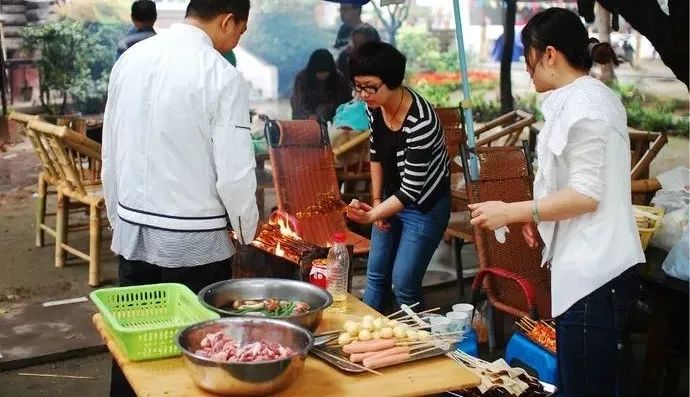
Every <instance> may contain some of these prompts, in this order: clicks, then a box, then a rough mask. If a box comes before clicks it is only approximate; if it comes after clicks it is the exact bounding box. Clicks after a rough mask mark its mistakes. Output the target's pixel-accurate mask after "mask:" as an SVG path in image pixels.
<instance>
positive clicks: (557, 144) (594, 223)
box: [534, 76, 645, 317]
mask: <svg viewBox="0 0 690 397" xmlns="http://www.w3.org/2000/svg"><path fill="white" fill-rule="evenodd" d="M542 113H543V115H544V120H545V123H544V127H543V129H542V130H541V132H540V133H539V137H538V141H537V156H538V160H537V161H538V166H539V168H538V171H537V175H536V177H535V181H534V197H535V199H537V200H538V199H540V198H543V197H545V196H547V195H549V194H552V193H554V192H556V191H558V190H561V189H564V188H567V187H571V188H573V189H575V190H576V191H578V192H579V193H581V194H583V195H585V196H589V197H591V198H593V199H595V200H596V201H597V202H598V203H599V205H598V208H597V210H596V211H594V212H593V213H588V214H584V215H581V216H578V217H575V218H572V219H567V220H562V221H558V222H540V224H539V225H538V226H539V233H540V235H541V237H542V239H543V241H544V252H543V263H546V262H550V264H551V295H552V309H551V310H552V314H553V316H554V317H556V316H558V315H560V314H562V313H563V312H564V311H566V310H567V309H568V308H569V307H570V306H572V305H573V304H574V303H575V302H577V301H578V300H580V299H582V298H584V297H585V296H587V295H589V294H590V293H592V292H593V291H594V290H596V289H598V288H599V287H601V286H602V285H604V284H605V283H607V282H608V281H610V280H612V279H613V278H615V277H616V276H618V275H619V274H621V273H622V272H623V271H625V270H627V269H628V268H630V267H631V266H633V265H635V264H637V263H641V262H644V260H645V257H644V252H643V251H642V246H641V244H640V238H639V234H638V232H637V227H636V225H635V223H634V216H633V210H632V204H631V194H630V139H629V137H628V129H627V120H626V113H625V109H624V108H623V105H622V103H621V101H620V99H619V98H618V97H617V96H616V94H615V93H614V92H613V91H611V90H610V89H609V88H608V87H606V85H604V84H603V83H601V82H600V81H599V80H597V79H594V78H592V77H589V76H584V77H581V78H579V79H577V80H575V81H574V82H572V83H571V84H568V85H567V86H565V87H561V88H559V89H557V90H554V91H553V92H552V93H551V94H550V95H549V96H548V97H547V98H546V99H545V100H544V102H543V103H542Z"/></svg>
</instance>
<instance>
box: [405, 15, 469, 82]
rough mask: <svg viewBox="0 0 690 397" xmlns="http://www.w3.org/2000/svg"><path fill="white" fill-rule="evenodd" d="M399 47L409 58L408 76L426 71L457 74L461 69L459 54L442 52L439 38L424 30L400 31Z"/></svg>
mask: <svg viewBox="0 0 690 397" xmlns="http://www.w3.org/2000/svg"><path fill="white" fill-rule="evenodd" d="M397 47H398V49H399V50H400V52H402V53H403V54H405V56H406V57H407V74H408V76H410V75H413V74H415V73H418V72H426V71H433V72H456V71H458V69H459V68H460V66H459V61H458V54H457V52H456V51H454V50H452V51H445V52H442V51H441V50H440V42H439V40H438V38H436V37H434V36H432V35H431V34H429V33H428V32H427V31H425V30H424V29H420V28H416V27H404V28H401V29H400V30H399V31H398V37H397Z"/></svg>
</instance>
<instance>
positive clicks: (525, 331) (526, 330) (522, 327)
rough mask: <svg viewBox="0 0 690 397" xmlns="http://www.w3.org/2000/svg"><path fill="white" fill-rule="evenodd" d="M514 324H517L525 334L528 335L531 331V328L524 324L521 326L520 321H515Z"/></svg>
mask: <svg viewBox="0 0 690 397" xmlns="http://www.w3.org/2000/svg"><path fill="white" fill-rule="evenodd" d="M515 325H517V326H518V327H519V328H520V329H521V330H522V331H523V332H524V333H525V334H527V335H529V334H530V333H531V332H532V330H531V329H527V328H525V326H523V325H522V324H520V323H515Z"/></svg>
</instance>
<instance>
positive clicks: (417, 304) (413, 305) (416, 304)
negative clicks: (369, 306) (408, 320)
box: [386, 302, 419, 319]
mask: <svg viewBox="0 0 690 397" xmlns="http://www.w3.org/2000/svg"><path fill="white" fill-rule="evenodd" d="M416 306H419V302H417V303H413V304H411V305H410V306H408V307H409V308H410V309H412V308H413V307H416ZM403 311H404V310H402V309H400V310H398V311H397V312H395V313H393V314H389V315H387V316H386V318H388V319H392V318H393V316H397V315H398V314H400V313H402V312H403ZM403 317H409V316H403ZM403 317H401V318H403Z"/></svg>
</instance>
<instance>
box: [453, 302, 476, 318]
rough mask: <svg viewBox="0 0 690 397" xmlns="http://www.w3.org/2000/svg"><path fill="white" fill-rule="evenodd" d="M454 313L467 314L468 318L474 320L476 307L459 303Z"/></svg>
mask: <svg viewBox="0 0 690 397" xmlns="http://www.w3.org/2000/svg"><path fill="white" fill-rule="evenodd" d="M453 311H454V312H458V313H465V314H467V318H470V319H471V318H472V311H474V306H472V305H470V304H469V303H458V304H455V305H453Z"/></svg>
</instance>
